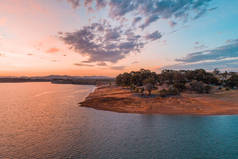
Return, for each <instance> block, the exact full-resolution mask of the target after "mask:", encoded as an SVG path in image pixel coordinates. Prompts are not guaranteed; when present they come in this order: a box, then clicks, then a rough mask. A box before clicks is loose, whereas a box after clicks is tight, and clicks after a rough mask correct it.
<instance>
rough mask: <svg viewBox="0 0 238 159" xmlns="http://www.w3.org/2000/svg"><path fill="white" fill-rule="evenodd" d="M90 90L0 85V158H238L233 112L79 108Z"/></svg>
mask: <svg viewBox="0 0 238 159" xmlns="http://www.w3.org/2000/svg"><path fill="white" fill-rule="evenodd" d="M93 88H94V87H93V86H79V85H53V84H50V83H17V84H0V158H42V159H44V158H82V159H87V158H88V159H113V158H115V159H117V158H118V159H119V158H122V159H140V158H141V159H147V158H148V159H151V158H155V159H160V158H161V159H237V158H238V116H203V117H199V116H163V115H139V114H120V113H113V112H106V111H99V110H94V109H90V108H81V107H79V106H78V104H77V103H78V102H80V101H82V100H83V99H84V97H85V96H87V94H88V93H89V92H90V91H92V90H93Z"/></svg>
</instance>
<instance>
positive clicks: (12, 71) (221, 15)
mask: <svg viewBox="0 0 238 159" xmlns="http://www.w3.org/2000/svg"><path fill="white" fill-rule="evenodd" d="M237 17H238V1H237V0H229V1H228V0H130V1H129V0H87V1H86V0H85V1H84V0H1V1H0V76H22V75H28V76H35V75H49V74H59V75H105V76H115V75H117V74H118V73H121V72H124V71H131V70H138V69H140V68H146V69H151V70H153V71H156V72H159V71H160V70H161V69H196V68H204V69H207V70H213V69H214V68H219V69H220V70H228V71H238V20H237Z"/></svg>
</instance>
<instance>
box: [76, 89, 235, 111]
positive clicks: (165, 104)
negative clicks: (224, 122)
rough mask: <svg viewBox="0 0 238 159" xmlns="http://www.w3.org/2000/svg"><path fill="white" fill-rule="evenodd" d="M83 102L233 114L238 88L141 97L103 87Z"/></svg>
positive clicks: (131, 108)
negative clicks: (201, 92) (209, 92)
mask: <svg viewBox="0 0 238 159" xmlns="http://www.w3.org/2000/svg"><path fill="white" fill-rule="evenodd" d="M80 105H81V106H82V107H91V108H94V109H99V110H107V111H115V112H123V113H141V114H174V115H175V114H181V115H182V114H192V115H230V114H238V90H231V91H223V92H217V93H213V94H189V93H183V94H181V95H180V96H174V97H166V98H162V97H152V98H151V97H150V98H148V97H140V96H138V95H136V94H133V93H131V92H130V90H128V89H123V88H121V87H101V88H98V89H96V90H95V91H94V92H92V93H91V94H90V95H89V96H88V97H87V98H86V99H85V101H83V102H81V103H80Z"/></svg>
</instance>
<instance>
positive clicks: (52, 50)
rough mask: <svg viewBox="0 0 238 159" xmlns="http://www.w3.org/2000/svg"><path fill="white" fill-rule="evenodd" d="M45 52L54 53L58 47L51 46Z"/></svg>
mask: <svg viewBox="0 0 238 159" xmlns="http://www.w3.org/2000/svg"><path fill="white" fill-rule="evenodd" d="M46 52H47V53H56V52H59V49H58V48H55V47H53V48H50V49H48V50H47V51H46Z"/></svg>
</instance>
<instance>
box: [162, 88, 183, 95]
mask: <svg viewBox="0 0 238 159" xmlns="http://www.w3.org/2000/svg"><path fill="white" fill-rule="evenodd" d="M179 93H180V92H179V90H178V89H177V88H169V89H168V90H165V89H162V90H161V91H160V92H159V94H160V96H161V97H167V96H174V95H178V94H179Z"/></svg>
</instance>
